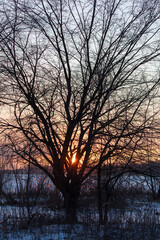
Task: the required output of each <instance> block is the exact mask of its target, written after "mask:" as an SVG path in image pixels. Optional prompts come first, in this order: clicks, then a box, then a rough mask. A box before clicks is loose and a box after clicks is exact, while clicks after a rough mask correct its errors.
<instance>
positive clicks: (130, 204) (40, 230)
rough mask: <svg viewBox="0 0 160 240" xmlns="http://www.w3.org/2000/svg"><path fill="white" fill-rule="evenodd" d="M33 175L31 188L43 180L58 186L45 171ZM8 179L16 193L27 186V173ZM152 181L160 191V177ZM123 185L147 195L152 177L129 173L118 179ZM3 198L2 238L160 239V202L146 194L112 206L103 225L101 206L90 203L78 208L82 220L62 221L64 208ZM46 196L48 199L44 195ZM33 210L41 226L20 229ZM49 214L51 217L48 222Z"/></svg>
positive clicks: (8, 187)
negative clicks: (147, 196)
mask: <svg viewBox="0 0 160 240" xmlns="http://www.w3.org/2000/svg"><path fill="white" fill-rule="evenodd" d="M30 177H31V178H30V189H31V190H32V189H33V190H36V189H37V188H38V186H39V185H40V184H43V189H45V190H46V189H48V190H51V191H52V190H54V189H55V188H54V186H53V184H52V182H51V181H50V180H49V179H48V178H46V177H45V176H44V175H38V174H33V175H31V176H30ZM4 180H5V181H4V182H3V190H4V191H5V192H6V193H12V194H16V193H18V192H20V191H21V190H22V189H23V190H25V189H26V182H27V175H26V174H18V175H16V176H15V175H13V174H10V175H6V176H4ZM152 180H153V179H152ZM92 181H93V182H92V185H94V182H95V180H94V179H92ZM89 182H90V181H88V184H89ZM152 185H153V186H152V187H154V189H155V191H158V188H159V180H158V179H157V180H156V181H155V182H154V183H153V182H152ZM120 186H121V187H122V188H125V189H126V190H129V189H132V188H135V189H139V190H141V191H142V192H143V193H144V195H145V193H146V192H148V191H150V192H151V179H150V178H145V177H143V176H136V175H131V176H127V175H125V176H123V177H122V178H121V179H119V181H118V183H117V188H119V187H120ZM88 187H89V186H88ZM86 189H87V188H86ZM0 200H1V205H0V223H1V224H0V240H3V239H4V240H5V239H6V240H7V239H9V240H11V239H13V240H17V239H18V240H21V239H24V240H30V239H34V240H52V239H53V240H65V239H66V240H83V239H84V240H85V239H86V240H91V239H93V240H94V239H95V240H96V239H97V240H99V239H107V240H127V239H130V240H132V239H136V240H154V239H156V240H157V239H159V240H160V202H158V201H153V200H148V199H145V197H144V198H143V199H136V198H135V199H134V200H133V201H132V199H130V198H127V196H126V199H125V202H126V203H127V204H126V206H123V205H122V206H121V202H119V205H118V206H117V205H116V206H114V207H112V206H111V207H110V208H109V210H108V223H107V224H106V225H103V226H99V225H98V218H99V215H98V211H97V208H96V207H94V208H92V206H90V205H89V207H88V208H84V207H83V208H80V209H78V220H79V223H81V224H75V225H67V224H61V225H58V224H56V221H55V219H57V216H60V217H64V212H63V210H55V209H54V210H53V209H50V208H48V207H47V206H45V204H44V205H43V204H35V205H33V206H30V207H29V208H27V207H26V206H25V205H22V206H21V205H18V204H17V205H9V204H8V203H7V202H5V200H4V198H1V199H0ZM42 200H43V202H44V199H42ZM3 201H4V202H3ZM95 205H96V204H95ZM29 214H31V215H30V216H36V218H35V221H36V219H38V220H37V221H39V223H41V224H40V225H41V226H38V224H37V226H34V227H32V225H30V227H29V229H23V230H22V229H20V230H18V231H17V230H16V225H17V223H18V222H19V223H21V222H25V219H26V221H27V219H28V217H30V216H29ZM45 218H46V219H49V220H50V221H49V222H48V223H47V222H45V221H44V220H45ZM53 221H54V223H53ZM43 222H45V223H44V224H43ZM14 224H15V230H14ZM9 225H11V227H9ZM131 233H132V235H131ZM143 233H145V234H143ZM150 236H151V238H150Z"/></svg>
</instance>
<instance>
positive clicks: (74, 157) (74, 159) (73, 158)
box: [72, 153, 76, 164]
mask: <svg viewBox="0 0 160 240" xmlns="http://www.w3.org/2000/svg"><path fill="white" fill-rule="evenodd" d="M75 162H76V153H74V154H73V157H72V164H73V163H75Z"/></svg>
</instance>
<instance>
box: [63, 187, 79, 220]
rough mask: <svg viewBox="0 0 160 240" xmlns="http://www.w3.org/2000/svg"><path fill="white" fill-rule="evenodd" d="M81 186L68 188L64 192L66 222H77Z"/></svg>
mask: <svg viewBox="0 0 160 240" xmlns="http://www.w3.org/2000/svg"><path fill="white" fill-rule="evenodd" d="M79 193H80V188H79V187H78V188H76V189H75V188H71V187H70V188H68V191H65V192H64V193H63V197H64V207H65V211H66V222H67V223H75V222H77V221H78V219H77V206H78V198H79Z"/></svg>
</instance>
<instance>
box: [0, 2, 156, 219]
mask: <svg viewBox="0 0 160 240" xmlns="http://www.w3.org/2000/svg"><path fill="white" fill-rule="evenodd" d="M159 17H160V7H159V1H158V0H153V2H152V4H150V2H149V1H145V0H140V1H134V0H132V1H129V0H128V1H127V0H111V1H109V0H97V1H96V0H92V1H88V0H83V1H80V0H78V1H75V0H68V1H66V0H60V1H54V2H53V1H50V0H33V1H32V2H31V3H30V2H26V1H23V0H21V1H17V0H13V1H10V3H9V5H7V3H6V2H5V1H4V2H3V13H2V18H3V19H5V22H6V23H7V28H3V31H2V33H1V36H0V50H1V53H2V54H1V58H0V79H1V86H2V87H3V89H4V91H3V92H1V101H2V103H3V104H4V105H6V106H9V108H10V112H9V114H6V117H4V116H1V124H0V126H1V134H2V137H5V139H6V141H7V144H8V147H9V148H11V149H12V151H14V152H15V153H16V154H17V155H18V156H19V159H24V160H25V161H28V162H29V161H30V162H31V163H32V164H33V165H35V166H37V167H38V168H40V169H41V170H43V171H44V172H45V173H46V174H47V176H48V177H49V178H50V179H51V180H52V182H53V183H54V184H55V186H56V187H57V188H58V189H59V190H60V191H61V192H62V194H63V197H64V203H65V207H66V217H67V220H68V222H71V221H76V219H77V217H76V208H77V201H78V197H79V193H80V188H81V184H82V183H83V181H84V180H85V179H86V178H87V177H88V176H89V175H90V174H91V173H93V171H94V170H96V169H97V168H98V167H99V168H100V167H101V165H102V164H105V163H106V164H107V162H108V159H112V157H113V156H115V155H117V154H120V153H122V152H123V150H126V149H127V148H129V147H130V148H131V147H133V149H134V148H136V147H137V145H138V144H139V143H140V139H141V138H142V137H143V133H144V132H146V131H147V129H150V128H151V127H152V124H153V122H152V115H153V114H155V113H151V112H150V105H151V104H152V97H153V95H152V94H153V91H154V90H155V89H157V87H158V84H159V77H158V75H157V73H156V61H157V60H158V58H159V54H160V46H159V42H158V41H159V38H158V34H159V26H158V21H159ZM153 62H154V64H153ZM148 69H150V72H147V70H148ZM154 73H155V74H154ZM28 141H29V142H30V145H32V151H30V148H29V145H28ZM131 152H133V151H131ZM131 155H132V154H131ZM130 157H131V156H130ZM117 159H118V158H117ZM127 159H129V162H130V161H131V158H129V157H128V158H127ZM127 159H126V160H125V159H124V162H125V163H126V164H129V162H128V160H127Z"/></svg>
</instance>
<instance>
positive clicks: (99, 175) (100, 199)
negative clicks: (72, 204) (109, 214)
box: [97, 164, 103, 224]
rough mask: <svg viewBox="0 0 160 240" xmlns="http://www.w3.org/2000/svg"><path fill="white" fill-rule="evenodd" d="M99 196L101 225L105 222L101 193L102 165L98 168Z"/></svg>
mask: <svg viewBox="0 0 160 240" xmlns="http://www.w3.org/2000/svg"><path fill="white" fill-rule="evenodd" d="M97 196H98V212H99V223H100V224H101V223H102V222H103V209H102V191H101V164H100V165H99V167H98V178H97Z"/></svg>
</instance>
